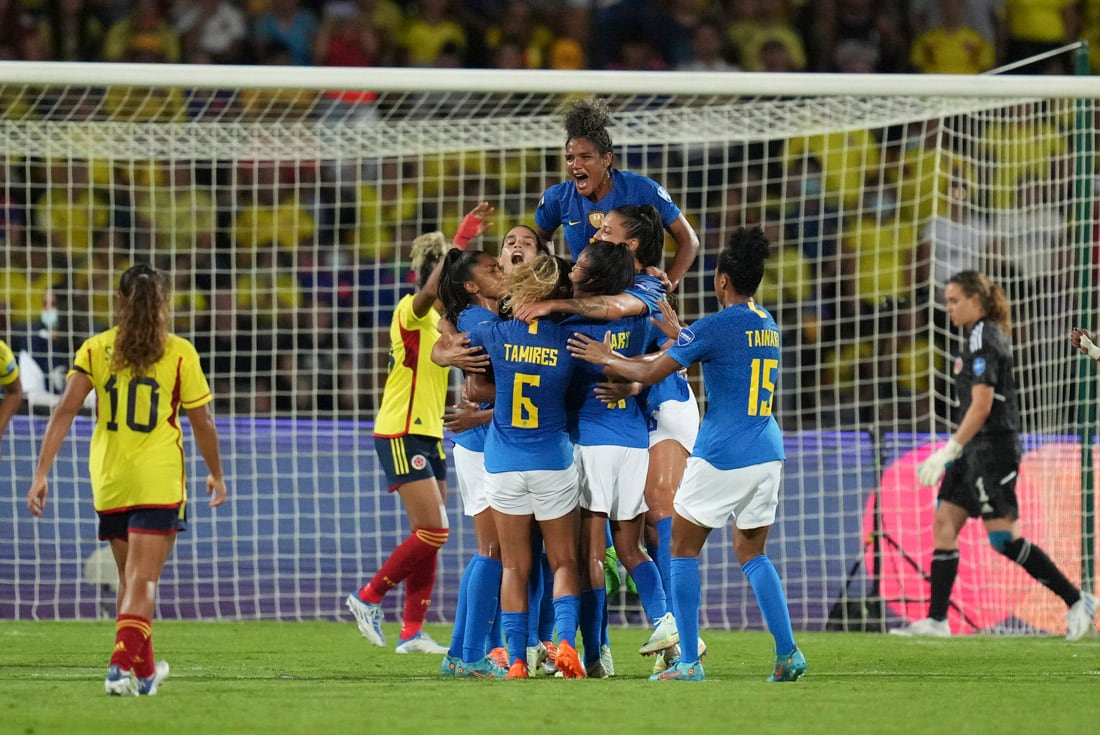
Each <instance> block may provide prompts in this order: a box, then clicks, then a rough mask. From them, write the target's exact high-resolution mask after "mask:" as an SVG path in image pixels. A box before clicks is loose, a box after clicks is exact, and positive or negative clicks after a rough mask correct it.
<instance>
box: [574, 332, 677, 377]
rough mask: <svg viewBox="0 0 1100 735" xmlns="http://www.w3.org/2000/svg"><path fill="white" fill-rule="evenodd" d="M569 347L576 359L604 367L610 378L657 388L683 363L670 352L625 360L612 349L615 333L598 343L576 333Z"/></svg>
mask: <svg viewBox="0 0 1100 735" xmlns="http://www.w3.org/2000/svg"><path fill="white" fill-rule="evenodd" d="M566 348H567V349H568V350H569V352H570V353H571V354H572V355H573V356H574V357H577V358H579V359H581V360H584V361H585V362H590V363H592V364H593V365H602V366H603V371H604V373H605V374H606V375H614V376H615V377H618V378H625V379H626V380H631V381H634V382H636V383H644V384H645V385H653V384H654V383H659V382H660V381H661V380H663V379H664V378H666V377H668V376H669V375H671V374H672V373H674V372H676V371H677V370H679V369H680V367H681V365H680V363H678V362H676V361H675V360H673V359H672V358H671V357H669V356H668V353H667V352H663V351H662V352H651V353H649V354H648V355H639V356H637V357H623V356H622V355H620V354H619V353H618V352H615V351H614V350H612V349H611V333H610V332H608V333H607V334H605V335H604V340H603V342H597V341H596V340H594V339H592V338H591V337H589V336H588V335H586V334H581V333H580V332H574V333H573V336H572V337H570V338H569V340H568V342H566Z"/></svg>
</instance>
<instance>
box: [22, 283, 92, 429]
mask: <svg viewBox="0 0 1100 735" xmlns="http://www.w3.org/2000/svg"><path fill="white" fill-rule="evenodd" d="M67 302H68V298H67V297H66V293H65V290H64V289H63V288H59V289H56V290H55V289H53V288H50V289H47V290H46V293H45V295H44V296H43V299H42V311H41V312H40V313H39V315H38V318H37V319H36V320H35V321H34V322H32V323H30V324H27V325H25V326H24V330H23V334H22V335H21V336H20V338H19V340H18V341H13V348H14V351H15V353H16V356H17V359H18V361H19V376H20V380H21V382H22V384H23V393H24V395H25V397H26V399H27V405H28V406H29V407H30V409H31V411H32V412H33V411H34V410H35V409H36V408H47V409H49V408H53V407H54V406H56V405H57V402H58V401H59V400H61V394H62V393H63V392H64V390H65V375H66V373H67V372H68V371H69V368H70V367H71V366H72V359H73V353H74V351H75V350H76V348H77V346H78V345H79V343H80V342H82V341H83V340H84V337H78V336H77V328H76V322H77V321H78V319H77V318H76V317H75V315H73V314H72V310H71V309H70V308H69V305H68V303H67ZM94 406H95V399H94V398H93V397H91V396H89V397H88V399H87V400H85V402H84V407H85V408H93V407H94Z"/></svg>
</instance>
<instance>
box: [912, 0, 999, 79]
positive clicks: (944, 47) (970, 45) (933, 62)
mask: <svg viewBox="0 0 1100 735" xmlns="http://www.w3.org/2000/svg"><path fill="white" fill-rule="evenodd" d="M941 6H942V9H943V23H942V24H941V25H939V26H936V27H932V28H929V29H928V30H926V31H924V32H922V33H920V34H918V35H917V37H916V38H914V39H913V44H912V46H911V47H910V49H909V63H910V64H912V65H913V69H914V70H915V71H919V72H921V73H923V74H980V73H981V72H983V71H986V70H988V69H992V68H993V66H994V64H996V63H997V55H996V50H995V49H994V48H993V44H991V43H990V42H989V41H987V40H986V39H985V37H983V36H982V34H981V33H979V32H978V31H977V30H975V29H973V28H971V27H970V26H968V25H966V18H965V15H964V13H965V10H964V5H963V3H962V2H959V0H944V1H943V2H942V3H941Z"/></svg>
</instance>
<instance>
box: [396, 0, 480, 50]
mask: <svg viewBox="0 0 1100 735" xmlns="http://www.w3.org/2000/svg"><path fill="white" fill-rule="evenodd" d="M466 46H467V38H466V31H465V30H464V29H463V28H462V26H461V25H460V24H459V23H458V22H457V21H455V20H454V19H453V18H452V17H451V15H450V1H449V0H424V2H422V3H420V12H419V14H417V15H416V16H414V17H412V18H410V19H409V20H408V22H407V23H406V25H405V30H404V32H403V33H402V34H401V50H402V55H403V56H404V62H405V64H406V65H407V66H433V65H437V64H436V60H437V59H438V58H439V56H440V54H441V53H442V52H443V51H444V49H447V48H454V49H455V50H457V51H458V53H459V54H464V53H465V51H466Z"/></svg>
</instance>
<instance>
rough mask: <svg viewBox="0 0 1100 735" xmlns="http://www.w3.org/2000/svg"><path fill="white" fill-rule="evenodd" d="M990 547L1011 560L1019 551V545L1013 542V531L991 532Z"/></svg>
mask: <svg viewBox="0 0 1100 735" xmlns="http://www.w3.org/2000/svg"><path fill="white" fill-rule="evenodd" d="M989 545H990V546H992V547H993V549H994V550H995V551H996V552H997V553H999V554H1004V555H1005V556H1007V557H1008V558H1010V559H1014V558H1015V557H1016V552H1017V551H1019V549H1018V548H1016V547H1017V546H1018V544H1017V543H1015V542H1014V541H1013V540H1012V532H1011V531H990V532H989Z"/></svg>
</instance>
